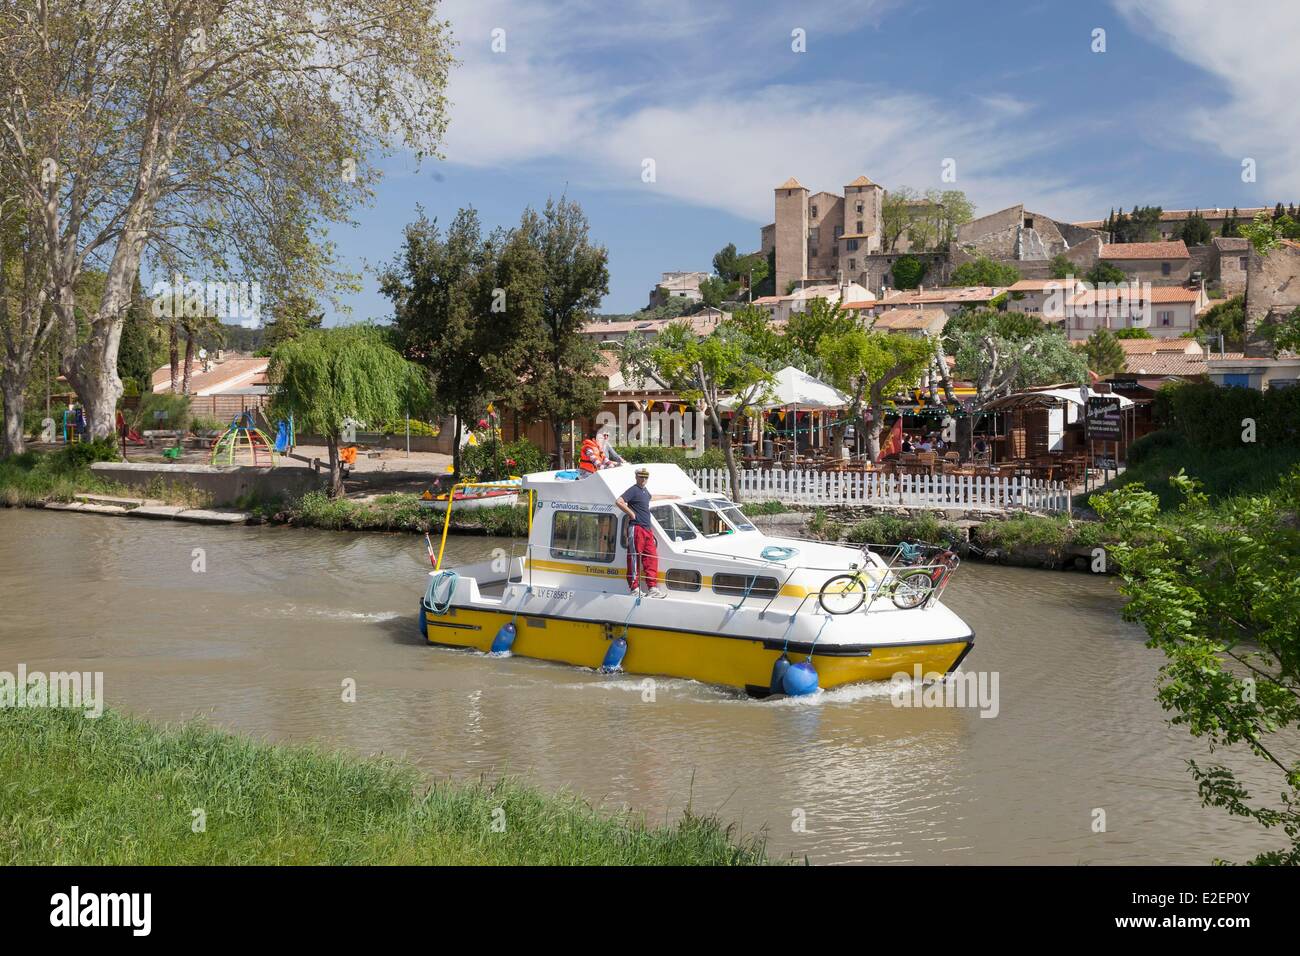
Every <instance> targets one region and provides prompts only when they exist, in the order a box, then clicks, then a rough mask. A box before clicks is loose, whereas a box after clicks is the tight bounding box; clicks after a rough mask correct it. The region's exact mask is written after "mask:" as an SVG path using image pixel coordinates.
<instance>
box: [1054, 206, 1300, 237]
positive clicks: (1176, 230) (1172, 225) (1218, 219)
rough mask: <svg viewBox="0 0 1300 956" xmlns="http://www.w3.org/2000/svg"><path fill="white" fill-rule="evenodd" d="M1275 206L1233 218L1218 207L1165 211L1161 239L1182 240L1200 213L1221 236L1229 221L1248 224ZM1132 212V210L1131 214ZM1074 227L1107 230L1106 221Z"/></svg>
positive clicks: (1245, 208) (1240, 210) (1246, 211)
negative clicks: (1186, 229)
mask: <svg viewBox="0 0 1300 956" xmlns="http://www.w3.org/2000/svg"><path fill="white" fill-rule="evenodd" d="M1275 208H1276V207H1275V206H1242V207H1240V208H1238V209H1237V210H1236V216H1235V217H1234V216H1233V210H1232V209H1231V208H1230V207H1219V206H1216V207H1215V208H1213V209H1165V210H1163V211H1162V212H1161V213H1160V226H1159V228H1160V238H1161V239H1165V240H1170V239H1181V238H1182V237H1183V226H1184V225H1185V224H1186V223H1187V220H1188V218H1189V217H1191V216H1192V215H1193V214H1194V213H1198V212H1199V213H1200V214H1201V218H1203V219H1204V220H1205V222H1206V224H1207V225H1208V226H1209V227H1210V232H1212V233H1213V234H1214V235H1216V236H1217V235H1219V234H1220V233H1221V232H1222V231H1223V224H1224V222H1226V221H1227V220H1229V219H1232V218H1235V219H1236V221H1237V222H1238V223H1239V224H1240V223H1247V222H1250V221H1251V220H1252V219H1254V218H1255V217H1256V216H1257V215H1259V214H1260V213H1261V212H1266V213H1269V214H1270V215H1272V213H1273V210H1274V209H1275ZM1131 211H1132V210H1130V212H1131ZM1074 225H1076V226H1082V227H1083V228H1085V229H1098V230H1100V229H1105V228H1106V220H1105V219H1090V220H1088V221H1086V222H1076V223H1075V224H1074Z"/></svg>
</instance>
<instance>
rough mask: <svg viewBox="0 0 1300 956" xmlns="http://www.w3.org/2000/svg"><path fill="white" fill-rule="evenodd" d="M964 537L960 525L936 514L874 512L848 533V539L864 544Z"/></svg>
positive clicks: (946, 539)
mask: <svg viewBox="0 0 1300 956" xmlns="http://www.w3.org/2000/svg"><path fill="white" fill-rule="evenodd" d="M961 537H962V533H961V529H960V528H958V527H957V526H956V525H954V524H949V523H948V522H946V521H940V520H939V519H938V518H936V517H935V516H934V515H932V514H921V515H913V516H911V517H904V516H902V515H892V514H878V515H872V516H871V517H870V518H867V519H866V520H865V521H859V522H858V523H857V524H855V525H853V526H852V527H850V528H849V530H848V533H847V538H848V540H850V541H853V542H857V543H863V544H896V543H898V542H899V541H918V540H919V541H926V542H929V543H931V544H937V543H939V542H941V541H948V540H953V541H955V540H960V538H961Z"/></svg>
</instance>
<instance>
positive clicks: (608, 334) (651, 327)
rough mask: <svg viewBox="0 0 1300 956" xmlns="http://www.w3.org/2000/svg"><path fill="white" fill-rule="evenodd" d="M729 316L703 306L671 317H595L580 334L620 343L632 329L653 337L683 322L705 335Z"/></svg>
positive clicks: (697, 332)
mask: <svg viewBox="0 0 1300 956" xmlns="http://www.w3.org/2000/svg"><path fill="white" fill-rule="evenodd" d="M730 317H731V313H730V312H723V311H722V310H721V309H714V308H706V309H701V310H700V311H698V312H693V313H691V314H690V315H681V316H677V317H676V318H672V319H635V318H615V319H603V318H598V319H593V320H592V321H590V322H588V323H587V324H586V325H584V326H583V327H582V331H581V332H580V333H579V334H580V335H582V336H583V337H584V338H587V339H590V340H591V341H593V342H595V343H596V344H598V345H619V344H620V343H622V341H623V340H624V339H626V338H627V337H628V336H629V335H631V334H632V333H634V332H635V333H636V334H637V335H641V336H645V337H647V338H652V337H654V336H656V335H658V334H659V333H660V332H662V331H663V330H664V328H666V327H667V326H668V325H669V324H671V323H674V322H685V323H686V324H687V325H689V326H690V327H691V328H692V329H693V330H694V331H695V333H696V334H697V335H708V334H709V333H710V332H712V331H713V330H714V329H715V328H717V327H718V324H719V323H720V322H722V321H723V320H725V319H728V318H730Z"/></svg>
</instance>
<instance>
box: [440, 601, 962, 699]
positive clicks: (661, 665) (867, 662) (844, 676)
mask: <svg viewBox="0 0 1300 956" xmlns="http://www.w3.org/2000/svg"><path fill="white" fill-rule="evenodd" d="M421 615H422V632H423V634H424V636H425V639H426V640H427V641H428V642H429V643H430V644H440V645H446V646H450V647H464V648H471V649H474V650H478V651H483V652H485V653H486V652H487V651H489V650H490V649H491V646H492V641H493V638H494V637H495V636H496V633H497V631H498V630H500V628H501V626H502V625H503V624H506V623H509V622H510V621H512V620H515V626H516V637H515V640H514V645H513V647H512V648H511V653H512V654H514V655H516V656H519V657H531V658H536V659H538V660H545V661H554V662H556V663H561V664H571V665H574V666H577V667H590V668H597V667H599V666H600V665H601V662H602V661H603V660H604V658H605V653H606V651H607V650H608V649H609V645H610V641H611V640H613V639H615V638H617V637H622V636H624V624H623V623H622V622H621V621H620V622H613V621H609V622H598V621H585V620H573V619H568V618H564V617H558V616H556V617H549V616H541V615H523V614H521V615H519V617H518V619H517V620H516V619H515V615H514V614H513V613H511V612H509V611H499V610H495V609H491V608H474V607H452V608H450V609H449V610H448V612H447V613H445V614H442V615H438V614H435V613H433V612H432V611H431V610H429V609H428V607H427V606H424V605H422V606H421ZM626 637H627V644H628V650H627V655H626V656H625V657H624V658H623V662H622V670H623V671H624V672H625V673H630V674H645V675H654V676H666V677H681V678H686V679H688V680H697V681H702V682H704V683H708V684H721V685H724V686H728V687H735V688H738V689H741V690H745V691H748V692H749V693H751V694H754V695H755V696H763V695H765V694H767V693H768V692H769V681H770V680H771V676H772V667H773V665H774V664H775V663H776V660H777V658H779V657H780V656H781V654H782V652H783V650H784V651H785V652H786V653H787V655H788V656H789V658H790V659H791V660H792V661H795V662H797V661H800V660H804V659H805V658H806V657H807V655H808V653H809V652H810V651H811V652H812V664H813V666H814V667H815V668H816V670H817V675H818V678H819V684H820V686H821V687H822V688H823V689H826V690H829V689H831V688H835V687H840V686H842V685H844V684H854V683H860V682H863V681H887V680H889V679H891V678H892V677H894V676H895V675H896V674H900V673H902V674H906V675H908V676H909V677H910V676H911V675H912V674H914V673H915V672H916V671H915V669H916V668H917V667H919V668H920V672H921V673H922V674H925V675H930V674H936V675H943V674H947V673H950V672H951V671H952V670H954V669H955V668H956V667H957V665H958V664H960V663H961V661H962V659H963V658H964V657H965V656H966V655H967V654H968V653H969V652H970V650H971V648H972V647H973V646H974V635H973V634H969V633H968V634H967V635H966V636H965V637H962V638H959V639H955V640H945V641H937V642H934V643H916V642H907V643H900V644H892V645H879V644H874V645H867V644H863V645H842V644H840V645H831V644H826V645H822V646H817V645H816V644H810V643H807V642H789V643H788V644H787V643H786V642H784V641H782V640H780V639H777V638H762V637H743V636H732V635H720V634H709V633H703V632H700V631H689V630H678V629H675V628H670V627H654V626H638V625H636V624H628V625H627V628H626Z"/></svg>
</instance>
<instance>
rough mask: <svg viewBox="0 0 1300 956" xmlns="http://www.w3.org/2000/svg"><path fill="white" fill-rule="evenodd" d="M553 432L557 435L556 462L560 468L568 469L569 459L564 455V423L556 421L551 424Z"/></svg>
mask: <svg viewBox="0 0 1300 956" xmlns="http://www.w3.org/2000/svg"><path fill="white" fill-rule="evenodd" d="M551 432H552V433H553V434H554V435H555V461H556V466H557V467H558V468H561V469H564V468H566V467H568V466H567V465H566V464H565V462H566V461H567V457H566V456H565V454H564V422H562V421H560V420H559V419H556V420H555V421H553V422H551Z"/></svg>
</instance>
